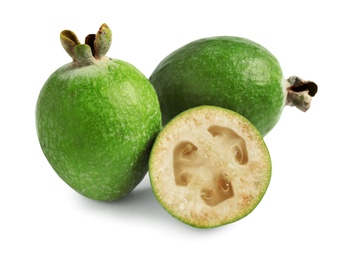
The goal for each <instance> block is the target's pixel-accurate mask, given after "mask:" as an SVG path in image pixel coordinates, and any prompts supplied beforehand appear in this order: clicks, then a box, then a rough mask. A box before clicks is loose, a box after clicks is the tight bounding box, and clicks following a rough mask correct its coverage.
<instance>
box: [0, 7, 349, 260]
mask: <svg viewBox="0 0 349 260" xmlns="http://www.w3.org/2000/svg"><path fill="white" fill-rule="evenodd" d="M348 11H349V9H348V7H347V5H346V1H339V0H332V1H321V0H317V1H307V0H292V1H277V0H275V1H270V0H264V1H259V0H255V1H253V0H243V1H232V0H231V1H220V0H215V1H203V0H201V1H190V0H186V1H182V0H177V1H153V0H147V1H141V0H139V1H136V0H127V1H109V2H108V1H103V0H99V1H65V0H61V1H36V0H32V1H24V0H18V1H16V0H13V1H5V2H4V3H2V5H1V16H0V19H1V23H0V27H1V36H0V52H1V56H0V57H1V65H0V66H1V70H0V76H1V78H0V79H1V81H0V82H1V83H0V84H1V94H0V99H1V100H0V106H1V107H0V113H1V127H0V131H1V135H0V138H1V140H0V149H1V161H0V178H1V179H0V200H1V201H0V259H6V260H7V259H9V260H10V259H11V260H12V259H37V260H41V259H46V260H47V259H103V260H106V259H141V258H142V259H143V258H146V259H148V257H149V259H176V258H178V259H189V258H193V257H194V259H239V260H241V259H318V258H320V257H321V259H336V260H340V259H349V251H348V249H347V247H348V244H349V243H348V242H349V237H348V234H349V225H348V219H349V213H348V210H347V208H348V199H349V177H348V176H349V170H348V162H349V156H348V155H349V153H348V146H349V142H348V132H349V131H348V130H349V128H348V124H347V121H348V112H349V111H348V110H349V109H348V107H347V99H348V97H347V96H348V94H349V91H348V89H349V86H348V80H347V77H348V75H349V65H348V59H349V51H348V50H349V30H348V25H349V18H348V17H349V16H348ZM104 22H105V23H107V24H108V25H109V26H110V28H111V29H112V30H113V45H112V47H111V49H110V51H109V52H108V56H109V57H112V58H118V59H122V60H125V61H128V62H130V63H132V64H133V65H135V66H136V67H137V68H138V69H139V70H141V71H142V72H143V73H144V74H145V75H146V76H147V77H149V76H150V74H151V72H152V71H153V69H154V68H155V67H156V65H157V64H158V63H159V62H160V60H161V59H163V58H164V57H165V56H166V55H167V54H169V53H170V52H172V51H173V50H175V49H177V48H178V47H180V46H182V45H184V44H186V43H188V42H190V41H192V40H196V39H198V38H202V37H208V36H215V35H234V36H241V37H246V38H249V39H251V40H254V41H256V42H258V43H260V44H262V45H264V46H265V47H266V48H267V49H269V50H270V51H271V52H272V53H273V54H274V55H275V56H276V57H277V58H278V60H279V62H280V64H281V66H282V68H283V72H284V75H285V77H289V76H292V75H297V76H300V77H303V78H305V79H309V80H313V81H315V82H316V83H317V84H318V86H319V92H318V94H317V95H316V96H315V98H314V99H313V103H312V107H311V108H310V110H309V111H308V112H306V113H302V112H300V111H298V110H297V109H295V108H290V107H286V108H285V109H284V113H283V116H282V118H281V120H280V122H279V123H278V125H277V126H276V127H275V128H274V129H273V131H272V132H271V133H269V134H268V135H267V136H266V138H265V141H266V144H267V146H268V148H269V150H270V154H271V157H272V161H273V176H272V180H271V183H270V186H269V189H268V191H267V193H266V195H265V197H264V198H263V200H262V202H261V203H260V204H259V206H258V207H257V208H256V209H255V211H253V212H252V213H251V214H250V215H249V216H247V217H246V218H244V219H242V220H240V221H238V222H235V223H233V224H230V225H226V226H223V227H220V228H215V229H208V230H205V229H197V228H193V227H190V226H187V225H185V224H183V223H182V222H179V221H178V220H176V219H174V218H172V217H171V216H170V215H169V214H168V213H167V212H166V211H165V210H163V209H162V208H161V206H160V205H159V204H158V202H157V201H156V199H155V198H154V196H153V193H152V191H151V188H150V184H149V179H148V176H147V177H145V179H144V181H143V182H142V183H141V184H140V185H139V186H138V187H137V188H136V189H135V190H134V191H133V192H132V193H131V194H129V195H128V196H126V197H124V198H123V199H121V200H119V201H116V202H111V203H102V202H97V201H92V200H90V199H87V198H84V197H82V196H80V195H79V194H77V193H76V192H75V191H73V190H72V189H71V188H69V187H68V186H67V185H66V184H65V183H64V182H63V181H61V179H59V177H58V176H57V175H56V173H55V172H54V171H53V170H52V169H51V167H50V165H49V164H48V162H47V161H46V159H45V157H44V155H43V153H42V152H41V149H40V147H39V143H38V140H37V136H36V130H35V104H36V99H37V96H38V94H39V91H40V89H41V87H42V85H43V84H44V82H45V81H46V79H47V78H48V77H49V75H50V74H51V73H52V72H53V71H54V70H56V69H57V68H58V67H60V66H62V65H63V64H66V63H68V62H70V57H69V56H68V55H67V54H66V53H65V51H64V50H63V48H62V46H61V44H60V41H59V33H60V32H61V31H62V30H64V29H70V30H73V31H74V32H75V33H76V34H77V35H78V37H79V39H80V40H81V41H83V39H84V37H85V36H86V35H87V34H89V33H95V32H97V30H98V28H99V26H100V25H101V24H102V23H104Z"/></svg>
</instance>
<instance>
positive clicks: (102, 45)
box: [60, 23, 112, 66]
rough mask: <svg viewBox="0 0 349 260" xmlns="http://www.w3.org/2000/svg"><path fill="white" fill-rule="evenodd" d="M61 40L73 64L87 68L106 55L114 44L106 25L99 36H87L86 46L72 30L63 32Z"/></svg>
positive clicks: (99, 31)
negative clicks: (86, 66)
mask: <svg viewBox="0 0 349 260" xmlns="http://www.w3.org/2000/svg"><path fill="white" fill-rule="evenodd" d="M60 39H61V43H62V45H63V48H64V49H65V51H66V52H67V53H68V54H69V56H70V57H71V58H72V59H73V62H75V63H77V64H79V65H82V66H85V65H90V64H93V63H94V62H95V61H97V60H100V59H102V58H103V57H104V56H105V55H106V53H107V52H108V50H109V48H110V45H111V42H112V32H111V30H110V29H109V27H108V25H106V24H105V23H104V24H102V26H101V27H100V28H99V30H98V32H97V34H89V35H87V36H86V38H85V43H84V44H81V43H80V42H79V39H78V38H77V36H76V35H75V33H74V32H72V31H70V30H64V31H62V32H61V34H60Z"/></svg>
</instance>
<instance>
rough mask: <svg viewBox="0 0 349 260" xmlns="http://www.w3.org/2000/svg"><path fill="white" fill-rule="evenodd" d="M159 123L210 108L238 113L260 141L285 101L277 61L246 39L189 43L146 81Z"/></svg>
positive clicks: (228, 38)
mask: <svg viewBox="0 0 349 260" xmlns="http://www.w3.org/2000/svg"><path fill="white" fill-rule="evenodd" d="M150 81H151V83H152V84H153V86H154V88H155V90H156V92H157V94H158V97H159V100H160V106H161V110H162V116H163V118H162V120H163V123H164V124H166V123H167V122H168V121H169V120H170V119H172V118H173V117H174V116H176V115H177V114H179V113H180V112H182V111H185V110H187V109H189V108H192V107H196V106H200V105H213V106H219V107H223V108H227V109H230V110H233V111H235V112H238V113H239V114H241V115H243V116H244V117H246V118H247V119H249V120H250V121H251V122H252V123H253V124H254V125H255V126H256V127H257V129H258V130H259V131H260V132H261V134H262V135H263V136H264V135H266V134H267V133H268V132H269V131H270V130H271V129H272V128H273V127H274V126H275V125H276V123H277V122H278V120H279V118H280V116H281V113H282V110H283V108H284V106H285V101H286V89H285V80H284V79H283V75H282V71H281V68H280V65H279V62H278V61H277V59H276V58H275V57H274V56H273V55H272V54H271V53H270V52H269V51H268V50H266V49H265V48H264V47H262V46H261V45H259V44H257V43H255V42H252V41H250V40H247V39H244V38H239V37H232V36H219V37H211V38H204V39H200V40H197V41H194V42H191V43H189V44H187V45H185V46H183V47H181V48H179V49H178V50H176V51H174V52H173V53H171V54H170V55H168V56H167V57H166V58H165V59H164V60H162V61H161V62H160V64H159V65H158V66H157V67H156V69H155V70H154V72H153V73H152V75H151V77H150Z"/></svg>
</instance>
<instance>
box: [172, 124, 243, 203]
mask: <svg viewBox="0 0 349 260" xmlns="http://www.w3.org/2000/svg"><path fill="white" fill-rule="evenodd" d="M207 133H208V135H207V136H206V138H204V141H196V142H197V143H193V142H191V141H188V140H183V141H181V142H179V143H178V144H177V145H176V147H175V149H174V150H173V172H174V178H175V183H176V185H178V186H188V185H189V184H190V183H192V182H193V183H195V185H199V186H200V194H199V196H200V198H201V199H202V200H203V201H204V203H206V204H207V205H209V206H216V205H218V204H220V203H221V202H223V201H225V200H227V199H229V198H232V197H234V187H233V183H232V175H233V174H234V171H238V170H240V168H239V167H241V166H243V165H246V164H248V162H249V158H248V152H247V149H246V142H245V140H244V139H243V138H242V137H241V136H240V135H238V134H237V133H236V132H235V131H233V130H232V129H230V128H227V127H222V126H217V125H213V126H210V127H209V128H208V129H207Z"/></svg>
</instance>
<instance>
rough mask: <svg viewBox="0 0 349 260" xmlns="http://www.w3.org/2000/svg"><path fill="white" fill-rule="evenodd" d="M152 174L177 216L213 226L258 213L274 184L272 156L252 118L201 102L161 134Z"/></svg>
mask: <svg viewBox="0 0 349 260" xmlns="http://www.w3.org/2000/svg"><path fill="white" fill-rule="evenodd" d="M149 176H150V181H151V185H152V188H153V191H154V194H155V196H156V197H157V199H158V200H159V202H160V204H161V205H162V206H163V207H164V208H165V209H166V210H167V211H168V212H169V213H170V214H171V215H173V216H174V217H176V218H178V219H179V220H181V221H182V222H184V223H186V224H189V225H191V226H195V227H200V228H211V227H216V226H221V225H224V224H228V223H231V222H234V221H237V220H239V219H241V218H243V217H244V216H246V215H248V214H249V213H250V212H252V211H253V209H254V208H255V207H256V206H257V205H258V203H259V202H260V200H261V199H262V197H263V195H264V194H265V192H266V190H267V187H268V185H269V182H270V177H271V160H270V155H269V152H268V149H267V147H266V145H265V143H264V140H263V138H262V136H261V134H260V133H259V132H258V130H257V129H256V128H255V127H254V126H253V125H252V124H251V123H250V122H249V121H248V120H247V119H246V118H244V117H243V116H241V115H240V114H238V113H236V112H233V111H231V110H227V109H223V108H219V107H214V106H200V107H196V108H192V109H189V110H187V111H184V112H182V113H180V114H179V115H178V116H176V117H175V118H174V119H173V120H171V121H170V122H169V123H168V124H167V125H166V126H165V127H164V129H163V130H162V131H161V132H160V134H159V135H158V137H157V139H156V141H155V143H154V146H153V148H152V152H151V155H150V161H149Z"/></svg>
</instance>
